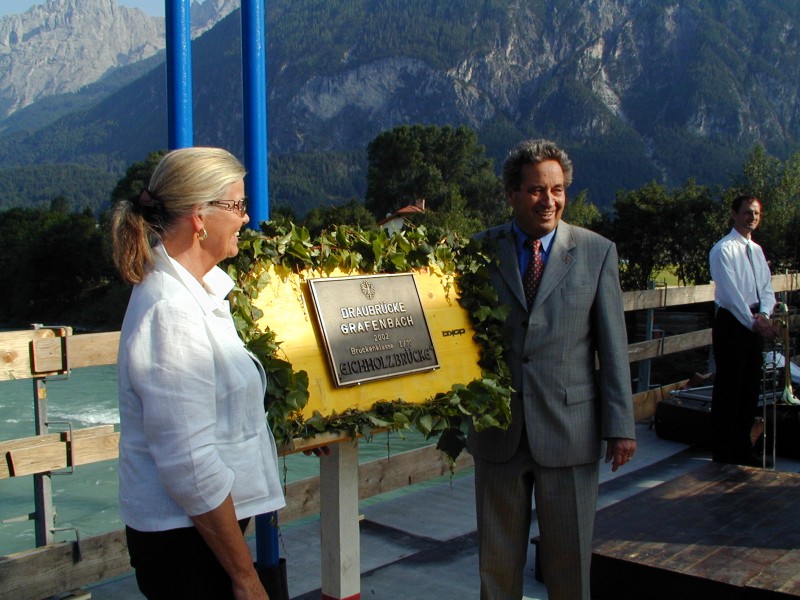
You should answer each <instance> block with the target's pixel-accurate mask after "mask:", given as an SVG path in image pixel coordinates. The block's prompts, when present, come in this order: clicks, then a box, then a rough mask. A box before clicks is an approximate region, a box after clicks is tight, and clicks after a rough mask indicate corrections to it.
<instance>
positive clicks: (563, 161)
mask: <svg viewBox="0 0 800 600" xmlns="http://www.w3.org/2000/svg"><path fill="white" fill-rule="evenodd" d="M546 160H554V161H556V162H557V163H558V164H560V165H561V170H562V171H563V172H564V185H565V186H566V187H569V185H570V184H571V183H572V161H571V160H570V158H569V156H568V155H567V153H566V152H564V150H562V149H561V148H559V147H558V145H557V144H556V143H555V142H551V141H550V140H545V139H538V140H525V141H524V142H520V143H519V144H517V145H516V146H515V147H514V148H513V149H512V150H511V151H510V152H509V153H508V157H506V160H505V162H504V163H503V189H504V190H505V191H506V192H509V191H518V190H519V186H520V183H522V167H523V165H536V164H539V163H540V162H544V161H546Z"/></svg>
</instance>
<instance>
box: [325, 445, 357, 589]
mask: <svg viewBox="0 0 800 600" xmlns="http://www.w3.org/2000/svg"><path fill="white" fill-rule="evenodd" d="M320 542H321V546H322V556H321V558H322V600H358V599H359V598H361V543H360V539H359V528H358V440H353V441H352V442H350V441H345V442H342V443H340V444H333V445H332V446H331V453H330V455H328V456H323V457H321V458H320Z"/></svg>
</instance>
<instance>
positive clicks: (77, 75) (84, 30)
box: [0, 0, 239, 119]
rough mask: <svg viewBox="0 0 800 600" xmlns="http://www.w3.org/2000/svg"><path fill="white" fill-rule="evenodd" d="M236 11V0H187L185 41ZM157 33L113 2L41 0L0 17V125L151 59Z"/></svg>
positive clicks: (158, 25) (153, 20) (147, 19)
mask: <svg viewBox="0 0 800 600" xmlns="http://www.w3.org/2000/svg"><path fill="white" fill-rule="evenodd" d="M238 5H239V1H238V0H206V1H205V2H203V3H202V4H201V3H199V2H194V3H193V4H192V29H193V35H199V34H200V33H202V32H204V31H206V30H208V29H210V28H211V27H213V26H214V24H216V23H217V22H218V21H219V20H220V19H222V18H223V17H224V16H226V15H227V14H229V13H230V12H231V11H233V10H234V9H236V8H237V7H238ZM164 30H165V25H164V19H163V17H151V16H148V15H146V14H144V13H143V12H142V11H141V10H139V9H137V8H127V7H125V6H121V5H119V4H117V2H116V1H115V0H46V2H45V3H44V4H38V5H35V6H33V7H31V8H30V9H29V10H28V11H26V12H25V13H23V14H17V15H7V16H4V17H2V18H0V119H3V118H5V117H7V116H9V115H10V114H12V113H14V112H15V111H17V110H19V109H21V108H24V107H26V106H28V105H29V104H32V103H33V102H35V101H36V100H38V99H40V98H43V97H45V96H50V95H53V94H64V93H70V92H75V91H77V90H79V89H80V88H82V87H83V86H85V85H87V84H90V83H93V82H95V81H98V80H99V79H101V78H102V77H103V76H104V75H106V74H108V73H109V72H111V71H113V70H114V69H117V68H119V67H123V66H126V65H129V64H132V63H134V62H137V61H140V60H143V59H146V58H148V57H150V56H153V55H154V54H156V53H157V52H159V51H160V50H162V49H163V48H164V47H165V45H166V38H165V33H164Z"/></svg>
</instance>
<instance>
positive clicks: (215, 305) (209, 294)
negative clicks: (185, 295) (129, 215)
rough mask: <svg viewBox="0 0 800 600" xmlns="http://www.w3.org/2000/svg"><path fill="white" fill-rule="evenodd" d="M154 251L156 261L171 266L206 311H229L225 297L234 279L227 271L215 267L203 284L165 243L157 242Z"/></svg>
mask: <svg viewBox="0 0 800 600" xmlns="http://www.w3.org/2000/svg"><path fill="white" fill-rule="evenodd" d="M153 252H154V254H155V258H156V262H159V263H161V264H162V268H163V267H169V268H171V270H172V271H173V272H174V273H175V275H176V276H177V277H178V278H179V279H180V280H181V281H182V282H183V285H185V286H186V289H188V290H189V291H190V292H191V294H192V295H193V296H194V297H195V299H196V300H197V302H198V303H199V304H200V306H201V307H202V308H203V310H204V311H205V312H213V311H215V310H224V311H225V312H229V310H230V309H229V305H228V301H227V300H226V299H225V297H226V296H227V295H228V293H229V292H230V291H231V290H232V289H233V285H234V281H233V279H231V278H230V276H229V275H228V274H227V273H226V272H225V271H223V270H222V269H220V268H219V267H216V266H215V267H213V268H212V269H211V270H210V271H209V272H208V273H206V274H205V275H204V276H203V283H202V284H201V283H200V282H199V281H198V280H197V279H196V278H195V276H194V275H192V274H191V273H190V272H189V271H188V270H187V269H186V267H184V266H183V265H182V264H180V263H179V262H178V261H177V260H175V259H174V258H172V257H171V256H170V255H169V254H167V249H166V248H164V244H157V245H156V246H155V247H154V248H153Z"/></svg>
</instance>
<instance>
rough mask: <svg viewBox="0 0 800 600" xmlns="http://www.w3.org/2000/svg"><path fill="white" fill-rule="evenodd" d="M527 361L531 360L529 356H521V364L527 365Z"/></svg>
mask: <svg viewBox="0 0 800 600" xmlns="http://www.w3.org/2000/svg"><path fill="white" fill-rule="evenodd" d="M529 362H531V359H530V358H528V357H527V356H523V357H522V364H525V365H527V364H528V363H529Z"/></svg>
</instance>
